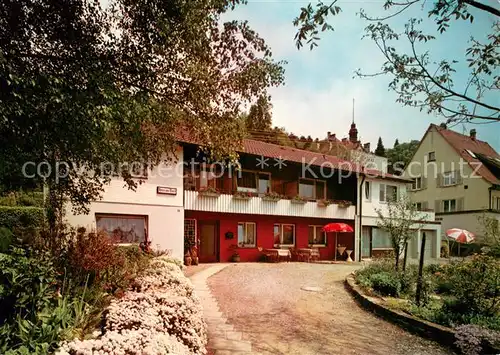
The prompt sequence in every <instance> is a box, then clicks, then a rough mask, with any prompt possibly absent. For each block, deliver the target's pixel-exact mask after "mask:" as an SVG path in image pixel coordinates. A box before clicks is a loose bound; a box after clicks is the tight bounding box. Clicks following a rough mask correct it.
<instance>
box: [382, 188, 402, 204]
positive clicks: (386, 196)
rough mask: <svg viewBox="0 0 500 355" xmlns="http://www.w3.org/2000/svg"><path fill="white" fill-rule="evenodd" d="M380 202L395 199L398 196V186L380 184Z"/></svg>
mask: <svg viewBox="0 0 500 355" xmlns="http://www.w3.org/2000/svg"><path fill="white" fill-rule="evenodd" d="M379 198H380V202H387V201H395V200H397V198H398V187H397V186H393V185H386V184H380V195H379Z"/></svg>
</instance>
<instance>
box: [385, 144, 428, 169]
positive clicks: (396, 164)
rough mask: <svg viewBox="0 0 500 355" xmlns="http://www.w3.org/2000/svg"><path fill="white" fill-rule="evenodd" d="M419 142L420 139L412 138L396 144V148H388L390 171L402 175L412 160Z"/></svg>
mask: <svg viewBox="0 0 500 355" xmlns="http://www.w3.org/2000/svg"><path fill="white" fill-rule="evenodd" d="M419 144H420V141H418V140H412V141H411V142H405V143H401V144H399V145H396V144H394V148H392V149H387V151H386V156H387V160H388V162H389V172H390V173H392V174H396V175H400V174H401V173H402V172H403V171H404V169H405V167H406V166H407V165H408V163H409V162H410V160H411V158H412V157H413V154H415V152H416V150H417V148H418V145H419Z"/></svg>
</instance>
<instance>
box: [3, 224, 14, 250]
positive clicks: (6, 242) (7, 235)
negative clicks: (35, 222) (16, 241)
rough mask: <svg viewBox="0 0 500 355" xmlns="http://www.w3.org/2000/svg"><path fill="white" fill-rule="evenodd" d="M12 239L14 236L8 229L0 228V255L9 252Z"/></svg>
mask: <svg viewBox="0 0 500 355" xmlns="http://www.w3.org/2000/svg"><path fill="white" fill-rule="evenodd" d="M13 238H14V235H13V233H12V231H11V230H10V229H8V228H5V227H0V253H5V252H7V250H9V247H10V245H11V244H12V241H13Z"/></svg>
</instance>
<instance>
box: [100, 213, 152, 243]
mask: <svg viewBox="0 0 500 355" xmlns="http://www.w3.org/2000/svg"><path fill="white" fill-rule="evenodd" d="M94 218H95V225H96V230H99V227H98V223H99V219H101V218H117V219H140V220H143V221H144V229H145V230H144V242H147V241H149V240H150V239H149V217H148V216H147V215H139V214H116V213H96V214H95V215H94ZM110 237H112V236H110ZM142 242H143V241H138V242H131V243H130V242H125V243H121V242H116V244H119V245H123V246H127V245H137V244H140V243H142Z"/></svg>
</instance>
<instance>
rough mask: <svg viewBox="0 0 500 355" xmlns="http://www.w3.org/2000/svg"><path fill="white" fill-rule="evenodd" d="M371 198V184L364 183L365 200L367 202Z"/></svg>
mask: <svg viewBox="0 0 500 355" xmlns="http://www.w3.org/2000/svg"><path fill="white" fill-rule="evenodd" d="M371 198H372V194H371V183H370V182H369V181H365V199H366V200H368V201H369V200H371Z"/></svg>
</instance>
